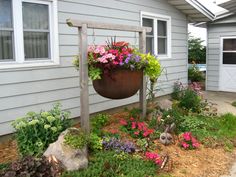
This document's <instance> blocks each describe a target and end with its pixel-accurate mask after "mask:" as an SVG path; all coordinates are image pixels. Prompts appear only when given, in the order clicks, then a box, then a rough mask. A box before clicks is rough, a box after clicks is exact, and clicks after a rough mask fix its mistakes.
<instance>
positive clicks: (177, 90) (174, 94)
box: [171, 81, 185, 100]
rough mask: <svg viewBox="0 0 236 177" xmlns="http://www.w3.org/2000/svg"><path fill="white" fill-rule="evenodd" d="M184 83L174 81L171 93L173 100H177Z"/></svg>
mask: <svg viewBox="0 0 236 177" xmlns="http://www.w3.org/2000/svg"><path fill="white" fill-rule="evenodd" d="M184 89H185V88H184V85H183V84H182V82H180V81H176V82H175V83H174V87H173V92H172V93H171V98H172V99H174V100H179V99H180V97H181V94H182V91H183V90H184Z"/></svg>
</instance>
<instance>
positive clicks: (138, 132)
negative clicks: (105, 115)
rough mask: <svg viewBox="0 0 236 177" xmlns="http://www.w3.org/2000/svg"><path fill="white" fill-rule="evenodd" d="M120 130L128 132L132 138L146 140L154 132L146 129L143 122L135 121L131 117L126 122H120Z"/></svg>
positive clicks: (123, 120) (122, 120)
mask: <svg viewBox="0 0 236 177" xmlns="http://www.w3.org/2000/svg"><path fill="white" fill-rule="evenodd" d="M120 124H121V130H123V131H126V132H128V133H129V134H130V135H131V136H132V137H134V138H146V137H148V136H149V135H151V134H152V133H153V132H154V129H150V128H148V126H147V124H146V123H145V122H139V121H136V120H135V119H134V118H133V117H131V118H130V119H129V120H128V121H127V120H125V119H121V120H120Z"/></svg>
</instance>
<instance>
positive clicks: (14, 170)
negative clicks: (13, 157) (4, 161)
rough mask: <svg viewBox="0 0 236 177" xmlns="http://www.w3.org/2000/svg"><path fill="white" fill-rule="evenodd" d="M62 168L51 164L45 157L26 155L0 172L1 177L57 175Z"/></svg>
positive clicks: (47, 176) (53, 176)
mask: <svg viewBox="0 0 236 177" xmlns="http://www.w3.org/2000/svg"><path fill="white" fill-rule="evenodd" d="M59 172H60V169H58V168H56V167H55V166H53V165H51V164H50V163H49V162H48V160H47V159H46V158H45V157H42V158H34V157H32V156H27V157H24V158H23V159H20V160H18V161H16V162H13V163H12V164H10V166H9V167H8V168H6V169H5V170H3V171H2V172H0V176H1V177H27V176H29V177H30V176H32V177H56V176H58V175H59Z"/></svg>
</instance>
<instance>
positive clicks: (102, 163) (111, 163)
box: [62, 151, 157, 177]
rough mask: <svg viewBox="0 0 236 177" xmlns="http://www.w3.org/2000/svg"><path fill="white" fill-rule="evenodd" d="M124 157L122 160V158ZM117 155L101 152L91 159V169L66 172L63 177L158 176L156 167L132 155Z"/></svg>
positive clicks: (112, 152) (110, 152)
mask: <svg viewBox="0 0 236 177" xmlns="http://www.w3.org/2000/svg"><path fill="white" fill-rule="evenodd" d="M120 156H122V158H121V157H120ZM125 156H128V158H126V157H124V156H123V155H117V154H116V153H115V152H114V151H100V152H98V153H96V154H94V156H93V157H91V158H90V162H89V167H88V168H87V169H84V170H82V171H74V172H65V173H64V174H63V175H62V177H80V176H81V177H84V176H86V177H94V176H100V177H107V176H109V177H117V176H124V177H134V176H135V177H144V176H150V177H151V176H157V175H156V172H157V171H156V170H157V169H156V165H155V164H154V163H153V162H151V161H144V160H141V159H139V158H134V157H132V156H131V155H127V154H125Z"/></svg>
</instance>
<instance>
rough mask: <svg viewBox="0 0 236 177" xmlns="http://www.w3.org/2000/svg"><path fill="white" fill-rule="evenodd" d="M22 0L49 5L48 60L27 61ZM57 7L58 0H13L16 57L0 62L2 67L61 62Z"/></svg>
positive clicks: (41, 65) (38, 65) (35, 65)
mask: <svg viewBox="0 0 236 177" xmlns="http://www.w3.org/2000/svg"><path fill="white" fill-rule="evenodd" d="M22 2H32V3H39V4H47V5H49V30H50V58H49V59H48V60H35V61H25V59H24V58H25V57H24V40H23V18H22ZM57 9H58V8H57V0H21V1H20V0H12V11H13V12H12V13H13V14H12V16H13V30H14V46H13V48H14V50H13V51H14V56H15V58H14V61H7V62H0V69H11V68H25V67H27V68H28V67H29V68H32V67H44V66H45V67H46V66H53V65H59V64H60V58H59V42H58V14H57ZM16 14H17V15H16Z"/></svg>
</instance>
